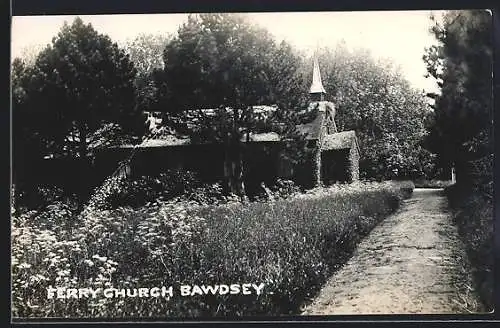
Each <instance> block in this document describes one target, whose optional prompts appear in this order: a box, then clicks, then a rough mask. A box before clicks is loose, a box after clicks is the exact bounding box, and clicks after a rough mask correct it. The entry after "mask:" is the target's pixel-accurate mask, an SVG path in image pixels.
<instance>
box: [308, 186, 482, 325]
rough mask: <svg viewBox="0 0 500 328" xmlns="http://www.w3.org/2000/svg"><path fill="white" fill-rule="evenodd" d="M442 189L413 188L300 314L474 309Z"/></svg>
mask: <svg viewBox="0 0 500 328" xmlns="http://www.w3.org/2000/svg"><path fill="white" fill-rule="evenodd" d="M465 259H466V255H465V253H464V251H463V246H462V244H461V242H460V240H459V239H458V234H457V230H456V227H455V226H454V225H453V223H452V221H451V216H450V213H448V212H447V202H446V198H445V196H444V194H443V191H442V190H441V189H415V191H414V192H413V197H412V198H410V199H408V200H406V201H405V203H404V204H403V205H402V207H401V208H400V209H399V211H398V212H396V213H395V214H394V215H392V216H390V217H388V218H387V219H385V220H384V221H383V222H381V223H380V224H379V225H378V226H377V227H375V229H374V230H372V232H371V233H370V235H369V236H367V237H366V238H365V239H364V240H363V241H362V242H361V243H360V245H359V246H358V248H357V250H356V251H355V253H354V255H353V257H352V258H351V259H350V260H349V262H348V263H346V265H345V266H344V267H342V268H341V269H340V270H339V271H338V272H337V273H336V274H335V275H334V276H333V277H332V278H330V280H329V281H328V282H327V284H326V285H325V286H324V287H323V289H322V290H321V291H320V293H319V295H318V297H317V298H316V299H315V300H313V302H312V303H311V304H310V305H309V306H307V307H306V308H305V310H304V312H303V314H304V315H331V314H376V313H378V314H392V313H394V314H408V313H460V312H474V311H476V310H477V309H478V303H477V297H476V296H475V295H474V292H473V291H472V289H471V287H470V286H471V281H470V274H469V270H468V263H467V260H465Z"/></svg>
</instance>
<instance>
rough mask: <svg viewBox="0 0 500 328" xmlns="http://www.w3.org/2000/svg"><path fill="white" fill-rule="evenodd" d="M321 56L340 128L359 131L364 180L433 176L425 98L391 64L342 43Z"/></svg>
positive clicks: (326, 87)
mask: <svg viewBox="0 0 500 328" xmlns="http://www.w3.org/2000/svg"><path fill="white" fill-rule="evenodd" d="M318 56H319V62H320V67H321V72H322V74H323V76H324V78H323V81H324V86H325V89H326V90H327V92H328V93H329V95H328V96H329V97H331V99H332V100H333V102H334V104H335V106H336V110H337V113H336V124H337V126H338V128H339V130H341V131H344V130H354V131H356V134H357V137H358V141H359V144H360V148H361V159H360V174H361V177H362V178H368V179H391V178H410V179H416V178H423V177H426V178H427V177H428V178H431V177H433V175H435V174H436V172H435V169H434V165H433V155H432V154H431V153H429V152H428V151H427V150H425V149H423V148H422V147H421V145H420V142H421V139H422V138H423V137H424V136H425V135H426V130H425V126H424V122H425V118H426V116H427V115H428V112H429V110H428V106H427V103H426V99H425V96H424V95H422V94H420V93H419V92H418V91H417V90H414V89H412V88H411V87H410V85H409V83H408V81H406V79H405V78H404V77H403V76H402V75H401V72H400V71H399V70H398V69H397V68H396V67H394V66H393V65H392V63H390V62H388V61H385V60H379V61H376V60H375V59H374V58H373V57H372V56H371V54H370V53H369V52H367V51H365V50H357V51H349V50H348V49H346V48H345V45H344V44H342V43H339V44H338V46H337V48H336V49H334V50H332V49H322V50H321V51H319V53H318Z"/></svg>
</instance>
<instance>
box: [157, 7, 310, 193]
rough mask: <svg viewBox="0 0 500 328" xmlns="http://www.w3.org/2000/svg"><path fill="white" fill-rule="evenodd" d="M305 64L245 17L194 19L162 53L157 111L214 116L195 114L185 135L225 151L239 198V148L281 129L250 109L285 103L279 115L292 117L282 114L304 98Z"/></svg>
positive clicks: (240, 172) (240, 190)
mask: <svg viewBox="0 0 500 328" xmlns="http://www.w3.org/2000/svg"><path fill="white" fill-rule="evenodd" d="M301 60H302V58H301V57H300V56H299V54H297V53H295V52H294V51H293V49H292V47H291V46H290V45H288V44H286V43H282V44H281V45H279V46H278V45H276V43H275V41H274V39H273V38H272V37H271V35H270V34H269V33H268V32H267V31H266V30H264V29H261V28H259V27H257V26H255V25H254V24H252V23H251V22H250V21H249V20H247V18H246V17H245V16H243V15H236V14H202V15H198V16H194V15H191V16H189V18H188V21H187V22H186V23H185V24H184V25H183V26H181V27H180V28H179V30H178V34H177V36H176V37H175V38H174V39H173V40H172V41H171V42H170V43H168V45H167V46H166V48H165V51H164V63H165V67H164V70H163V71H162V72H160V73H159V74H158V75H157V78H158V79H157V83H158V84H157V85H158V87H159V95H160V99H162V104H163V105H161V106H160V107H163V108H166V109H167V110H168V112H169V113H171V114H175V115H176V116H177V117H182V116H183V114H182V113H183V112H185V111H186V110H193V109H194V110H196V109H202V108H212V109H214V111H213V114H211V115H206V114H204V112H203V111H198V114H197V117H196V122H197V123H196V124H194V125H193V124H185V126H188V127H191V128H189V129H188V131H186V133H189V134H190V135H192V137H193V138H194V139H196V138H198V139H200V138H202V139H203V140H204V141H210V142H216V143H219V144H223V145H224V149H225V150H226V162H225V163H226V172H227V175H228V178H229V181H228V186H229V189H231V190H233V191H236V192H237V193H240V194H242V193H243V185H242V181H243V165H242V154H243V149H244V147H245V143H242V140H245V138H246V139H247V140H249V135H250V134H251V133H252V132H255V131H257V130H259V131H262V130H266V129H265V128H264V126H266V125H267V130H272V126H274V127H275V128H277V127H278V125H279V124H274V125H273V124H271V123H270V122H271V121H272V119H271V118H270V117H268V116H265V115H264V116H263V117H259V115H257V114H256V113H255V111H254V109H253V107H252V106H253V105H260V104H274V103H280V104H281V107H282V110H279V111H277V112H280V113H281V114H280V115H281V116H282V117H283V118H284V117H291V115H286V114H284V112H283V110H284V109H286V108H285V107H286V106H292V105H297V104H300V103H301V101H302V102H303V95H304V94H306V89H304V90H302V88H304V84H303V80H302V77H301V75H300V73H299V71H298V69H299V68H300V65H301ZM188 116H189V115H188ZM275 117H277V116H275ZM181 121H183V119H181ZM285 121H286V120H285V119H283V124H284V125H287V124H285V123H284V122H285ZM165 122H168V120H165Z"/></svg>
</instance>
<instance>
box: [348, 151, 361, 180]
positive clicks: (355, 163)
mask: <svg viewBox="0 0 500 328" xmlns="http://www.w3.org/2000/svg"><path fill="white" fill-rule="evenodd" d="M349 171H350V174H351V181H358V180H359V152H358V150H357V148H356V145H355V144H354V145H353V146H352V147H351V150H350V151H349Z"/></svg>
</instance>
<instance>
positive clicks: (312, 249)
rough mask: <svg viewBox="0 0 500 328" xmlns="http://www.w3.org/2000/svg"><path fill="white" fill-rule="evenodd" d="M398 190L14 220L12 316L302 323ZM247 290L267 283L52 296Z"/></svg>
mask: <svg viewBox="0 0 500 328" xmlns="http://www.w3.org/2000/svg"><path fill="white" fill-rule="evenodd" d="M113 181H115V183H117V182H116V181H119V179H118V180H113ZM108 187H109V188H111V189H112V186H109V185H108ZM400 187H401V184H399V185H398V184H394V183H356V184H350V185H341V186H332V187H329V188H317V189H314V190H311V191H309V192H307V193H303V194H295V195H294V196H292V197H289V198H288V199H274V200H270V201H268V202H251V203H248V202H245V203H241V202H237V201H234V200H233V199H232V198H229V199H228V198H226V199H223V200H222V201H221V202H219V203H215V204H214V203H212V204H203V203H202V201H203V199H187V197H186V198H185V197H184V196H183V197H181V198H176V199H173V200H170V201H156V202H153V203H149V204H147V205H145V206H142V207H139V208H136V209H132V208H131V207H120V208H117V209H99V208H97V207H92V206H89V207H87V209H86V210H84V211H83V212H82V213H81V214H80V215H79V216H78V218H77V219H74V220H72V221H71V224H67V225H61V224H60V223H59V221H58V220H59V218H57V217H56V212H53V213H52V214H38V215H37V214H36V213H27V214H25V215H23V216H19V217H15V218H14V219H13V227H12V238H13V239H12V240H13V243H12V281H13V285H12V290H13V291H12V292H13V297H12V299H13V316H14V317H47V316H51V317H113V318H117V317H120V318H132V317H133V318H139V317H163V318H165V317H208V316H235V315H236V316H241V315H280V314H293V313H297V312H298V311H299V309H300V306H301V305H303V304H304V302H307V300H308V299H310V298H312V297H313V296H314V294H315V292H316V291H317V290H318V289H319V288H320V287H321V285H322V284H323V283H324V282H325V281H326V279H327V278H328V277H329V276H330V275H331V274H332V273H333V272H334V271H335V270H336V269H337V268H338V267H339V266H341V265H342V264H343V263H344V262H345V261H346V260H347V258H348V257H349V256H350V254H351V252H352V251H353V249H354V247H355V245H356V244H357V243H358V242H359V240H360V239H361V238H362V237H363V236H365V235H366V234H367V233H368V232H369V231H370V230H371V229H372V228H373V227H374V226H375V225H376V224H377V222H379V221H380V220H381V219H383V218H384V217H386V216H387V215H388V214H390V213H391V212H392V211H394V210H395V209H396V208H397V206H398V205H399V203H400V201H401V200H402V199H403V198H404V197H405V196H407V195H405V194H404V193H403V192H402V191H401V190H400ZM213 188H214V190H213V192H215V193H218V190H219V189H218V187H217V186H213ZM97 198H98V197H97ZM94 200H95V199H94ZM96 203H97V202H94V203H92V204H94V205H95V204H96ZM92 204H91V205H92ZM90 209H92V210H90ZM29 215H31V217H28V216H29ZM68 215H70V214H68ZM75 217H76V216H75ZM47 222H51V223H50V224H47ZM243 282H250V283H256V284H260V283H264V284H265V287H264V292H263V294H261V295H242V294H237V295H203V296H202V295H197V296H192V297H181V296H179V295H174V297H171V298H161V297H160V298H140V297H129V298H104V297H97V298H88V299H68V300H57V299H48V298H47V288H49V287H89V288H98V287H106V286H108V287H109V286H113V287H116V288H127V287H131V288H133V287H156V286H174V290H178V287H179V285H181V284H205V285H210V284H220V283H226V284H232V283H243Z"/></svg>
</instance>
